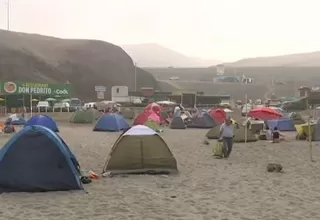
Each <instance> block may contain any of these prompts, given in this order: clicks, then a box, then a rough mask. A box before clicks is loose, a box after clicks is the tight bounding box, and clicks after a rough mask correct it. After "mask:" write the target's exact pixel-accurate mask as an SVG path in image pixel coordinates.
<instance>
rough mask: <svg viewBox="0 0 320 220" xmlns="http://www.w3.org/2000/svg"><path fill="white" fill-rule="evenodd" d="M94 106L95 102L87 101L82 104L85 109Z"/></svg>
mask: <svg viewBox="0 0 320 220" xmlns="http://www.w3.org/2000/svg"><path fill="white" fill-rule="evenodd" d="M94 106H96V103H95V102H88V103H85V104H84V107H85V108H86V109H88V108H93V107H94Z"/></svg>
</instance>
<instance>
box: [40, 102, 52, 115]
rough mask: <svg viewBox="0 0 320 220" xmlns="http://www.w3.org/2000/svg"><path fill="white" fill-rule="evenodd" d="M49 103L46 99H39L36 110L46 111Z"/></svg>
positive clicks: (48, 109)
mask: <svg viewBox="0 0 320 220" xmlns="http://www.w3.org/2000/svg"><path fill="white" fill-rule="evenodd" d="M50 108H51V106H50V104H49V102H48V101H39V102H38V104H37V110H38V112H48V111H50Z"/></svg>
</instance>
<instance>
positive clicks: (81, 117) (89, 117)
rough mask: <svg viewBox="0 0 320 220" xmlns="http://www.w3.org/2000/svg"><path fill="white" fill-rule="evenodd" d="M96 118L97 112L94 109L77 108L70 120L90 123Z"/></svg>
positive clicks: (77, 122) (78, 122)
mask: <svg viewBox="0 0 320 220" xmlns="http://www.w3.org/2000/svg"><path fill="white" fill-rule="evenodd" d="M95 119H96V117H95V112H94V111H92V110H86V111H85V110H77V111H75V112H74V113H73V114H72V115H71V117H70V122H71V123H76V124H88V123H92V122H94V121H95Z"/></svg>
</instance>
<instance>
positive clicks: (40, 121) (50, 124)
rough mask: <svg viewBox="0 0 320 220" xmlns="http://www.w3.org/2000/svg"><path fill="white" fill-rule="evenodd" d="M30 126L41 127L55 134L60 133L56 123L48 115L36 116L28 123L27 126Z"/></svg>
mask: <svg viewBox="0 0 320 220" xmlns="http://www.w3.org/2000/svg"><path fill="white" fill-rule="evenodd" d="M28 125H41V126H44V127H47V128H49V129H51V130H52V131H54V132H59V129H58V127H57V124H56V122H55V121H54V120H53V119H52V118H51V117H49V116H47V115H34V116H32V117H31V118H30V119H29V120H28V121H27V124H26V126H28Z"/></svg>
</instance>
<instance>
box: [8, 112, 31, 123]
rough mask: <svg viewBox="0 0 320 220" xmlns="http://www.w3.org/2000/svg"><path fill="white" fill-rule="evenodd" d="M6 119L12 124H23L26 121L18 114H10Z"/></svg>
mask: <svg viewBox="0 0 320 220" xmlns="http://www.w3.org/2000/svg"><path fill="white" fill-rule="evenodd" d="M6 121H10V122H11V124H13V125H25V124H26V123H27V122H26V120H25V119H24V118H23V117H22V116H21V115H18V114H12V115H10V116H9V117H8V118H7V120H6Z"/></svg>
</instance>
